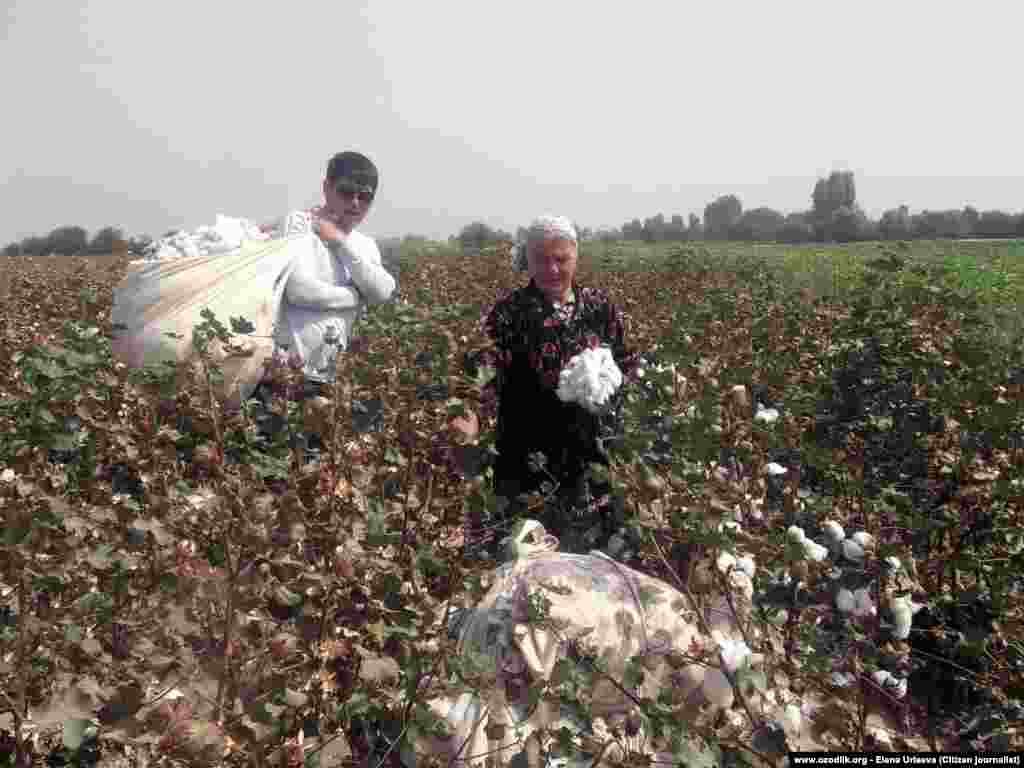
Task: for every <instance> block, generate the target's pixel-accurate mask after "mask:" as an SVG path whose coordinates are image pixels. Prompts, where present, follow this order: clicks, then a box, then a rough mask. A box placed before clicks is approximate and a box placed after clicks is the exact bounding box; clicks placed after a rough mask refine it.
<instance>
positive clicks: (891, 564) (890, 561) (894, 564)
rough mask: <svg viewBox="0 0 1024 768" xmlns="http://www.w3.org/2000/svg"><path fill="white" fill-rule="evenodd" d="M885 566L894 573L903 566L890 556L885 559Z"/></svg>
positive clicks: (896, 558)
mask: <svg viewBox="0 0 1024 768" xmlns="http://www.w3.org/2000/svg"><path fill="white" fill-rule="evenodd" d="M885 564H886V565H888V566H889V567H890V568H892V569H893V570H894V571H898V570H900V569H901V568H902V567H903V564H902V563H901V562H900V560H899V558H898V557H893V556H892V555H890V556H889V557H887V558H885Z"/></svg>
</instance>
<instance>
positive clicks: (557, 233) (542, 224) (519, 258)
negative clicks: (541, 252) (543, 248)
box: [512, 216, 578, 272]
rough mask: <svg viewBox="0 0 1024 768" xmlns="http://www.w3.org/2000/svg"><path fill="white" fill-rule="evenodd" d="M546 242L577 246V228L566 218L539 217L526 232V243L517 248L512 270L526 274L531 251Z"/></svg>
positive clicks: (514, 251)
mask: <svg viewBox="0 0 1024 768" xmlns="http://www.w3.org/2000/svg"><path fill="white" fill-rule="evenodd" d="M546 240H569V241H571V242H572V243H574V244H576V243H577V242H578V240H577V237H576V227H575V226H573V223H572V221H570V220H569V219H568V217H566V216H538V217H537V218H536V219H534V220H533V222H532V223H531V224H530V226H529V228H528V229H527V230H526V242H523V243H518V244H517V245H516V246H515V248H514V250H513V252H512V268H513V269H515V270H516V271H519V272H525V271H526V269H527V257H528V255H529V253H530V251H531V250H533V249H534V248H536V247H537V245H539V244H540V243H543V242H544V241H546Z"/></svg>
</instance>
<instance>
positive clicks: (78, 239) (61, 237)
mask: <svg viewBox="0 0 1024 768" xmlns="http://www.w3.org/2000/svg"><path fill="white" fill-rule="evenodd" d="M88 245H89V233H88V232H86V231H85V230H84V229H83V228H82V227H73V226H68V227H57V229H55V230H53V231H52V232H50V234H49V235H47V236H46V245H45V250H46V253H59V254H61V255H62V256H72V255H74V254H76V253H82V252H83V251H85V250H86V248H87V247H88Z"/></svg>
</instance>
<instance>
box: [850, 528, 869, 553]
mask: <svg viewBox="0 0 1024 768" xmlns="http://www.w3.org/2000/svg"><path fill="white" fill-rule="evenodd" d="M850 538H851V539H853V540H854V541H855V542H857V543H858V544H860V545H861V547H862V548H864V549H867V548H868V547H870V546H871V545H872V544H873V543H874V541H875V540H874V538H873V537H872V536H871V534H870V533H867V532H865V531H857V532H856V533H855V534H853V536H851V537H850Z"/></svg>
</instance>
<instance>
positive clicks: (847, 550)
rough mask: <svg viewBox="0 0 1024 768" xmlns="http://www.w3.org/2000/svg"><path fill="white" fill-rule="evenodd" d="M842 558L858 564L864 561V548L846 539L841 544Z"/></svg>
mask: <svg viewBox="0 0 1024 768" xmlns="http://www.w3.org/2000/svg"><path fill="white" fill-rule="evenodd" d="M843 556H844V557H846V559H847V560H855V561H857V562H860V561H861V560H863V559H864V548H863V547H862V546H861V545H860V544H858V543H857V542H856V541H854V540H853V539H846V540H845V541H844V542H843Z"/></svg>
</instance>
